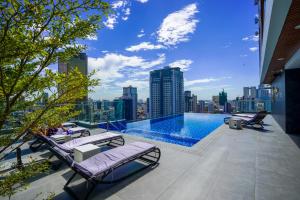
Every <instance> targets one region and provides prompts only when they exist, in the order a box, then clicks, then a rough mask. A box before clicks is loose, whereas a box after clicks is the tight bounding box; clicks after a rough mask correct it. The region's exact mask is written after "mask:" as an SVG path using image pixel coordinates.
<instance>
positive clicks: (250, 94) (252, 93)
mask: <svg viewBox="0 0 300 200" xmlns="http://www.w3.org/2000/svg"><path fill="white" fill-rule="evenodd" d="M256 93H257V91H256V87H255V86H252V87H244V98H245V99H249V98H251V99H255V98H256V96H257V95H256Z"/></svg>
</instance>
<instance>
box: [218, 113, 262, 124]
mask: <svg viewBox="0 0 300 200" xmlns="http://www.w3.org/2000/svg"><path fill="white" fill-rule="evenodd" d="M266 115H267V112H266V111H261V112H258V113H256V114H255V116H254V117H252V118H250V117H239V116H233V117H234V118H236V119H240V120H242V125H244V126H254V125H259V126H260V128H264V126H263V124H264V122H263V119H264V118H265V117H266ZM230 118H231V117H226V118H224V123H226V124H228V123H229V120H230Z"/></svg>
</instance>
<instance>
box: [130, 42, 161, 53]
mask: <svg viewBox="0 0 300 200" xmlns="http://www.w3.org/2000/svg"><path fill="white" fill-rule="evenodd" d="M163 48H165V47H164V46H163V45H161V44H158V45H154V44H151V43H150V42H142V43H140V44H137V45H133V46H130V47H127V48H126V51H131V52H133V51H140V50H144V51H146V50H154V49H163Z"/></svg>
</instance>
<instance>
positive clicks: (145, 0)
mask: <svg viewBox="0 0 300 200" xmlns="http://www.w3.org/2000/svg"><path fill="white" fill-rule="evenodd" d="M136 1H137V2H140V3H147V2H148V0H136Z"/></svg>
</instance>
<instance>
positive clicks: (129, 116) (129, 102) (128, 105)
mask: <svg viewBox="0 0 300 200" xmlns="http://www.w3.org/2000/svg"><path fill="white" fill-rule="evenodd" d="M122 99H123V102H124V118H125V119H126V120H129V121H131V120H133V113H132V112H133V99H132V98H126V97H123V98H122Z"/></svg>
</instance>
